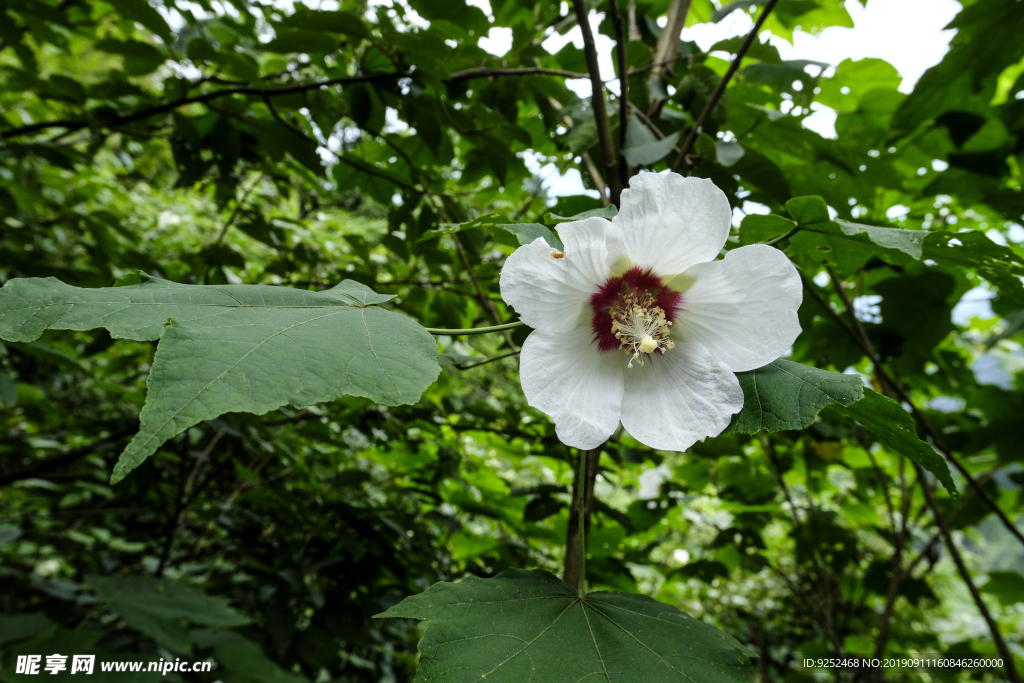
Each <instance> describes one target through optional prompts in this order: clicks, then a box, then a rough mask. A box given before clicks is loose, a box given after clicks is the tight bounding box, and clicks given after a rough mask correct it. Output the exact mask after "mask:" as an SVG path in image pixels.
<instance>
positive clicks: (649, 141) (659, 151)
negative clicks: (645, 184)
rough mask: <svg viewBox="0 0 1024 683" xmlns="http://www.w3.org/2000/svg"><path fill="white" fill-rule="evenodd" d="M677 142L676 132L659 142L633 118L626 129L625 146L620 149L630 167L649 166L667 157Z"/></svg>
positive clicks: (645, 127)
mask: <svg viewBox="0 0 1024 683" xmlns="http://www.w3.org/2000/svg"><path fill="white" fill-rule="evenodd" d="M678 140H679V133H678V132H676V133H672V134H671V135H669V136H667V137H665V138H664V139H662V140H659V139H658V138H657V137H655V135H654V133H652V132H651V131H650V129H648V128H647V126H645V125H644V124H642V123H640V121H639V119H638V118H637V117H635V116H634V117H633V118H631V119H630V120H629V125H628V126H627V127H626V146H625V147H623V148H622V156H624V157H626V161H627V162H629V164H630V165H631V166H649V165H651V164H654V163H657V162H659V161H661V160H662V159H664V158H665V157H666V156H668V155H669V154H670V153H671V152H672V150H673V149H674V148H675V146H676V142H678Z"/></svg>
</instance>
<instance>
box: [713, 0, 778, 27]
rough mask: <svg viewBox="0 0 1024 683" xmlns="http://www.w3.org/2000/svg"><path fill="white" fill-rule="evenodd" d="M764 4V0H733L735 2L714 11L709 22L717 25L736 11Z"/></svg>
mask: <svg viewBox="0 0 1024 683" xmlns="http://www.w3.org/2000/svg"><path fill="white" fill-rule="evenodd" d="M764 3H765V0H735V2H730V3H729V4H727V5H723V6H722V8H721V9H719V10H715V11H714V13H712V15H711V21H712V23H715V24H717V23H718V22H720V21H721V20H722V19H725V18H726V17H727V16H729V15H730V14H732V13H733V12H735V11H736V10H738V9H742V10H746V9H747V8H748V7H756V6H758V5H763V4H764Z"/></svg>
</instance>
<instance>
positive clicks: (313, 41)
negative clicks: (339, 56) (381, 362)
mask: <svg viewBox="0 0 1024 683" xmlns="http://www.w3.org/2000/svg"><path fill="white" fill-rule="evenodd" d="M276 34H277V35H276V36H275V37H274V39H273V40H271V41H270V42H269V43H267V44H266V45H264V46H263V49H264V50H266V51H267V52H277V53H279V54H290V53H293V52H299V53H311V52H312V53H316V52H320V53H330V52H334V51H335V50H337V49H338V45H339V41H338V39H337V38H332V37H331V36H330V35H328V34H325V33H322V32H320V31H306V30H303V29H294V28H292V29H287V28H279V29H277V31H276Z"/></svg>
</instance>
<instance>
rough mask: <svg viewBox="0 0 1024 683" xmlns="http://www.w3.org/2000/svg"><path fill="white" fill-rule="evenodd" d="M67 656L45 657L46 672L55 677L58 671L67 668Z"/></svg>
mask: <svg viewBox="0 0 1024 683" xmlns="http://www.w3.org/2000/svg"><path fill="white" fill-rule="evenodd" d="M67 662H68V657H67V655H46V670H47V671H48V672H49V673H50V675H56V674H57V672H58V671H64V670H65V669H67V668H68V664H67Z"/></svg>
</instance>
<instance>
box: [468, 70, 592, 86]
mask: <svg viewBox="0 0 1024 683" xmlns="http://www.w3.org/2000/svg"><path fill="white" fill-rule="evenodd" d="M492 76H561V77H562V78H590V75H589V74H581V73H578V72H576V71H566V70H565V69H542V68H541V67H534V66H530V67H525V68H522V69H489V68H487V67H480V68H477V69H466V70H465V71H456V72H454V73H453V74H451V75H450V76H449V77H448V80H449V81H451V82H453V83H454V82H456V81H465V80H468V79H470V78H490V77H492Z"/></svg>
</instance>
